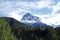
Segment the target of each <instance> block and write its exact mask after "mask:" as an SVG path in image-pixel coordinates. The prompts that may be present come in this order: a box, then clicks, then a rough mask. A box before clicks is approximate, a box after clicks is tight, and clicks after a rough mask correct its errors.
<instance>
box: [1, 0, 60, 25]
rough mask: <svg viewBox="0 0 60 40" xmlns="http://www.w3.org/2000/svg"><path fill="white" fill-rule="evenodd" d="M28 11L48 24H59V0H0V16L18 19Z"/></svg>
mask: <svg viewBox="0 0 60 40" xmlns="http://www.w3.org/2000/svg"><path fill="white" fill-rule="evenodd" d="M28 12H29V13H31V14H33V15H35V16H38V17H40V18H41V21H42V22H44V23H46V24H48V25H50V24H54V25H59V24H60V0H0V16H7V17H13V18H15V19H17V20H19V21H20V19H21V18H22V16H23V15H24V14H26V13H28ZM46 18H47V19H46Z"/></svg>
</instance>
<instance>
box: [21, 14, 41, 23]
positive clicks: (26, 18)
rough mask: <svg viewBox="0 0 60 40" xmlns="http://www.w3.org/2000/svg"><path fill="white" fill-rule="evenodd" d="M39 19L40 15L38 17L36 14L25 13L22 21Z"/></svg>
mask: <svg viewBox="0 0 60 40" xmlns="http://www.w3.org/2000/svg"><path fill="white" fill-rule="evenodd" d="M38 20H40V19H39V17H36V16H34V15H32V14H30V13H27V14H25V15H23V17H22V19H21V21H22V22H23V21H24V22H36V21H38Z"/></svg>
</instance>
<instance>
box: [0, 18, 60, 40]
mask: <svg viewBox="0 0 60 40" xmlns="http://www.w3.org/2000/svg"><path fill="white" fill-rule="evenodd" d="M0 40H60V27H57V28H53V27H47V28H42V26H40V25H38V27H28V26H26V25H24V24H23V23H21V22H19V21H17V20H15V19H13V18H9V17H0Z"/></svg>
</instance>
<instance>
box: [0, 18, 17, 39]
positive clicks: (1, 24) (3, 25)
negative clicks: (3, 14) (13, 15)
mask: <svg viewBox="0 0 60 40" xmlns="http://www.w3.org/2000/svg"><path fill="white" fill-rule="evenodd" d="M0 40H16V38H15V37H14V35H13V33H11V28H10V26H9V23H8V22H7V21H6V20H5V19H4V18H0Z"/></svg>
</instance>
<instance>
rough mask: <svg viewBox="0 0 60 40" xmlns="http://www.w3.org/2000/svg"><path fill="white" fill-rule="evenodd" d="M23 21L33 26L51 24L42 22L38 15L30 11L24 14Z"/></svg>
mask: <svg viewBox="0 0 60 40" xmlns="http://www.w3.org/2000/svg"><path fill="white" fill-rule="evenodd" d="M21 22H22V23H24V24H26V25H27V26H33V27H36V26H39V25H40V26H43V27H47V26H49V25H47V24H45V23H42V22H41V21H40V18H39V17H37V16H34V15H32V14H30V13H27V14H25V15H23V17H22V19H21Z"/></svg>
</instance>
